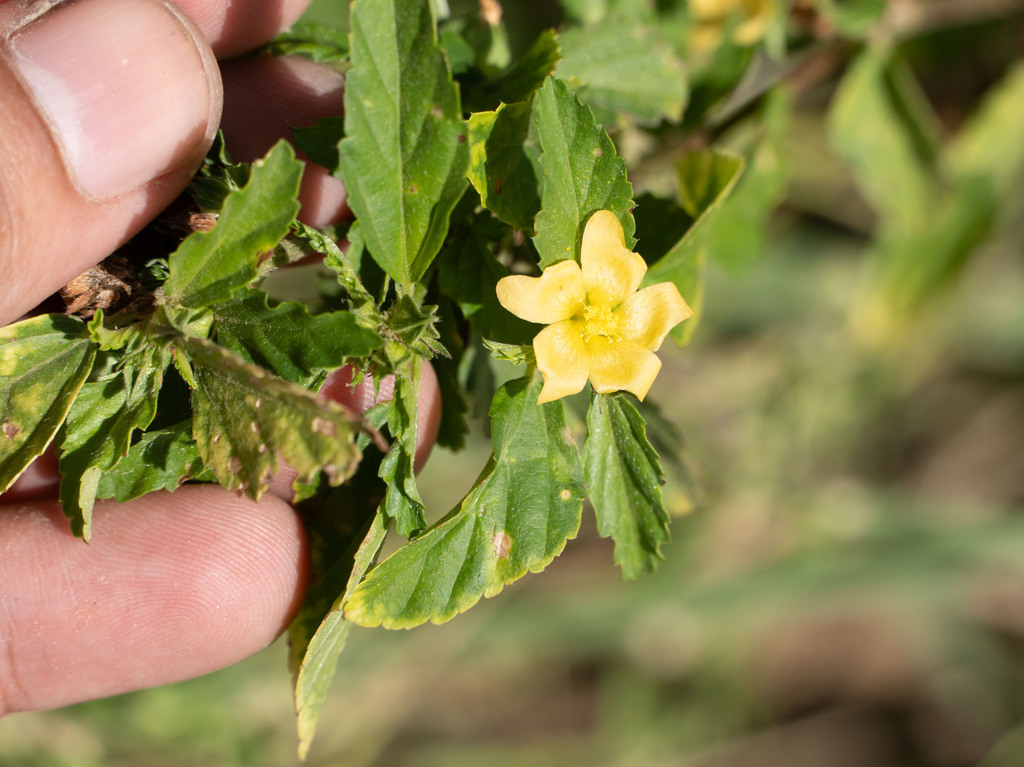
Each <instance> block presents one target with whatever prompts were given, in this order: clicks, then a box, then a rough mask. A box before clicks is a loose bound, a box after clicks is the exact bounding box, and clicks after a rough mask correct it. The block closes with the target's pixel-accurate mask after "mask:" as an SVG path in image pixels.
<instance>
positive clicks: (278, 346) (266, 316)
mask: <svg viewBox="0 0 1024 767" xmlns="http://www.w3.org/2000/svg"><path fill="white" fill-rule="evenodd" d="M213 315H214V321H213V335H214V337H215V338H216V339H217V342H218V343H219V344H220V345H221V346H224V347H225V348H227V349H229V350H231V351H232V352H234V353H235V354H237V355H238V356H239V357H241V358H242V359H243V360H245V361H246V362H248V363H250V364H253V365H258V366H260V367H261V368H264V369H265V370H267V371H268V372H270V373H272V374H274V375H276V376H277V377H278V378H283V379H284V380H286V381H291V382H292V383H297V384H301V385H302V386H305V387H309V386H311V385H313V383H314V382H317V380H318V378H319V376H320V374H322V373H324V372H325V371H331V370H335V369H337V368H339V367H341V366H342V365H344V364H345V363H346V362H347V361H348V360H350V359H352V358H362V357H367V356H369V355H370V354H371V353H372V352H373V351H375V350H377V349H379V348H380V347H381V345H382V344H383V341H382V340H381V338H380V336H378V335H377V334H376V333H374V332H373V331H372V330H367V329H366V328H364V327H362V326H361V325H360V324H359V320H358V318H357V317H356V316H355V315H354V314H352V313H351V312H326V313H324V314H318V315H310V313H309V311H308V309H307V308H306V306H305V305H304V304H300V303H297V302H295V301H283V302H282V303H280V304H278V305H277V306H274V307H273V308H271V307H270V306H268V305H267V294H266V293H264V292H262V291H259V290H249V291H246V292H245V293H243V294H242V295H241V296H240V297H239V298H237V299H235V300H234V301H231V302H230V303H226V304H220V305H219V306H216V307H214V309H213Z"/></svg>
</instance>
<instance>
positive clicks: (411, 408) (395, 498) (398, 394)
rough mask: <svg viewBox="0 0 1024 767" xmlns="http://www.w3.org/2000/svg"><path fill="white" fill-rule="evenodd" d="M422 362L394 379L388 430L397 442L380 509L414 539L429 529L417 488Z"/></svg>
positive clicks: (384, 469) (383, 469)
mask: <svg viewBox="0 0 1024 767" xmlns="http://www.w3.org/2000/svg"><path fill="white" fill-rule="evenodd" d="M422 365H423V361H422V360H421V359H420V358H418V357H413V358H412V359H411V360H409V362H408V363H407V365H406V366H405V368H404V370H401V371H399V374H398V375H397V376H396V377H395V393H394V399H393V400H392V406H391V410H390V411H389V413H388V431H389V432H390V433H391V437H392V439H393V440H394V441H393V442H392V444H391V449H390V450H388V452H387V455H385V456H384V460H383V461H381V464H380V471H379V476H380V478H381V479H383V480H384V481H385V482H386V483H387V492H386V493H385V495H384V502H383V503H382V504H381V509H382V510H383V511H384V513H385V514H387V516H388V517H389V518H390V519H393V520H395V527H396V529H397V530H398V532H399V533H401V534H402V535H405V536H413V535H415V534H417V533H419V532H420V531H421V530H423V529H424V528H425V527H426V526H427V523H426V520H425V518H424V516H423V515H424V512H425V511H426V507H425V506H424V505H423V499H422V498H421V497H420V493H419V490H418V489H417V488H416V472H415V470H414V466H415V461H416V444H417V442H418V422H419V419H418V417H417V411H418V405H417V397H416V395H417V392H418V391H419V384H420V375H421V369H422Z"/></svg>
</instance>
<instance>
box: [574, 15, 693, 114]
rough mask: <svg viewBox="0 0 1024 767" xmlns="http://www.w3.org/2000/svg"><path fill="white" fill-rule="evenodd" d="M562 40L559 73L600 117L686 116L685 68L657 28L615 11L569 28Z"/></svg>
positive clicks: (581, 99)
mask: <svg viewBox="0 0 1024 767" xmlns="http://www.w3.org/2000/svg"><path fill="white" fill-rule="evenodd" d="M559 42H560V44H561V47H562V56H563V58H562V61H561V62H560V63H559V65H558V68H557V69H556V70H555V74H556V75H557V76H558V77H560V78H562V79H563V80H565V81H566V83H568V85H569V87H570V88H572V89H573V90H574V91H575V92H576V95H577V96H579V98H580V101H582V102H583V103H584V104H587V105H588V106H590V107H591V108H592V109H593V110H594V112H595V114H597V116H598V118H599V119H600V120H601V121H602V122H604V123H606V124H610V123H614V122H615V121H616V120H617V119H618V118H619V116H620V115H627V116H629V117H631V118H633V119H634V120H635V121H637V122H639V123H641V124H643V125H652V126H653V125H657V124H658V123H659V122H660V121H661V120H664V119H667V120H670V121H672V122H678V121H679V120H680V119H681V118H682V116H683V108H684V107H685V106H686V99H687V83H686V71H685V70H684V68H683V63H682V62H681V61H680V60H679V59H678V58H676V55H675V53H674V52H673V50H672V48H671V46H669V45H668V43H666V42H664V41H663V40H661V38H660V36H659V35H658V32H657V27H655V26H648V25H646V24H643V23H641V22H640V21H638V20H636V19H634V18H631V17H630V16H628V15H624V14H612V15H608V16H605V17H604V18H603V19H601V21H599V22H597V23H596V24H592V25H590V26H585V27H577V28H575V29H569V30H568V31H567V32H565V33H564V34H563V35H562V36H561V38H560V40H559Z"/></svg>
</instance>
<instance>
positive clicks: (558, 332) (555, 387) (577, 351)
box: [533, 320, 590, 403]
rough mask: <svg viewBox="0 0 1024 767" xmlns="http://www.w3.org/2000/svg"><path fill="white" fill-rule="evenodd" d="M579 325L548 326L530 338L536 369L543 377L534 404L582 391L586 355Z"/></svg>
mask: <svg viewBox="0 0 1024 767" xmlns="http://www.w3.org/2000/svg"><path fill="white" fill-rule="evenodd" d="M582 333H583V323H582V322H579V321H577V320H567V321H566V322H558V323H555V324H554V325H548V326H547V327H546V328H544V329H543V330H542V331H540V333H538V334H537V336H536V338H534V339H533V351H534V353H535V354H536V355H537V369H538V370H540V372H541V373H543V374H544V388H543V389H541V390H540V397H538V398H537V402H538V403H543V402H551V401H552V400H556V399H559V398H561V397H567V396H569V395H570V394H576V393H577V392H581V391H583V387H584V386H586V385H587V375H588V374H589V373H590V352H589V351H587V345H586V344H585V343H584V342H583V336H582Z"/></svg>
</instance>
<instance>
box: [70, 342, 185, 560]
mask: <svg viewBox="0 0 1024 767" xmlns="http://www.w3.org/2000/svg"><path fill="white" fill-rule="evenodd" d="M170 363H171V350H170V348H169V347H168V346H166V345H156V344H153V345H150V346H147V347H144V348H141V349H140V350H138V351H136V352H134V353H131V354H128V355H126V356H125V357H124V358H123V360H122V361H121V365H122V369H121V370H120V371H119V372H118V373H117V374H116V375H114V376H112V377H111V378H109V379H107V380H104V381H96V382H92V383H87V384H85V385H84V386H83V387H82V389H81V391H80V392H79V394H78V397H77V398H76V399H75V403H74V405H72V407H71V410H70V412H69V413H68V418H67V421H66V422H65V424H64V429H63V433H64V437H63V439H62V441H61V444H60V473H61V481H60V501H61V507H62V508H63V510H64V514H65V516H67V517H68V519H70V520H71V530H72V532H74V533H75V535H78V536H80V537H82V538H84V539H85V540H89V536H90V533H91V526H92V508H93V503H94V502H95V500H96V493H97V491H98V486H99V481H100V477H101V476H102V474H103V473H104V472H107V471H109V470H110V469H112V468H114V466H116V465H117V463H118V462H119V461H120V460H121V459H122V458H123V457H124V456H125V455H126V454H127V453H128V449H129V447H130V446H131V441H132V435H133V434H134V433H135V431H136V429H145V428H146V427H147V426H149V424H150V422H152V420H153V416H154V415H156V404H157V396H158V395H159V393H160V386H161V384H162V382H163V375H164V371H165V370H166V369H167V367H168V365H170Z"/></svg>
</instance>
